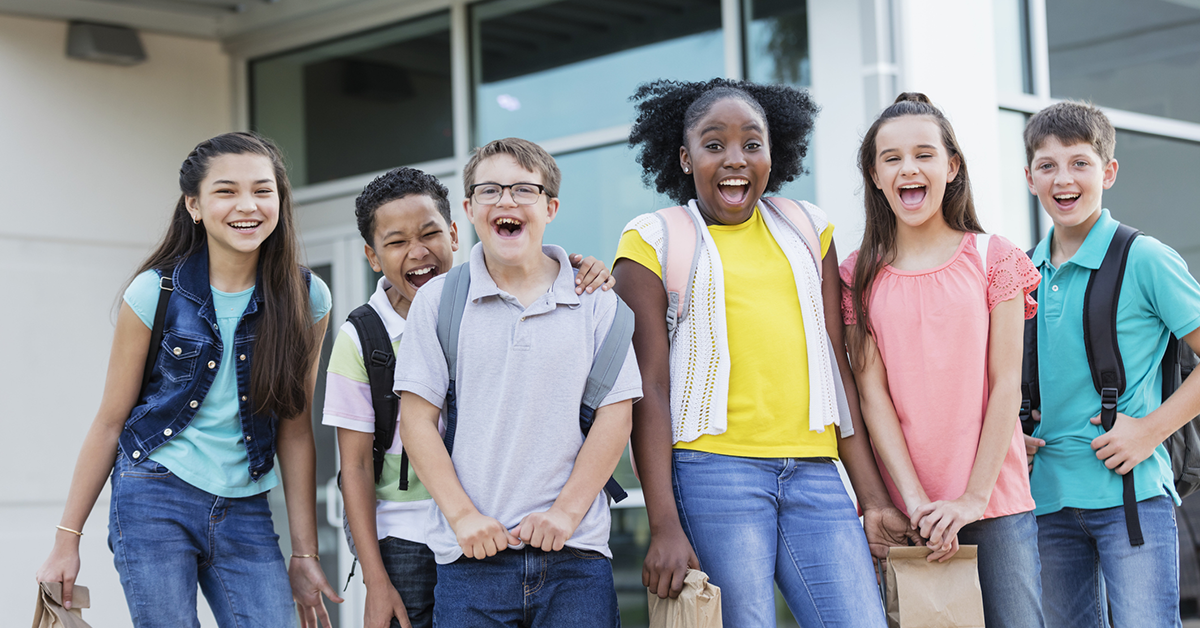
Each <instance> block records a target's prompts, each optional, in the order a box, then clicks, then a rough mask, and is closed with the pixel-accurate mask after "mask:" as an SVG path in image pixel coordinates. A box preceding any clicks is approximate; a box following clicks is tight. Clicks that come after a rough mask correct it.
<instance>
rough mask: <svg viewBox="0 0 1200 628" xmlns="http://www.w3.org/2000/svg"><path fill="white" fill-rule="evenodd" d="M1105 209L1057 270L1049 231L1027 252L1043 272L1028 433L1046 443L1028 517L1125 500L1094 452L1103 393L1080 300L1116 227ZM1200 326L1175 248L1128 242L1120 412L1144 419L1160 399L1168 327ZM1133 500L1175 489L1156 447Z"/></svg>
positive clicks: (1121, 300) (1183, 330) (1198, 292)
mask: <svg viewBox="0 0 1200 628" xmlns="http://www.w3.org/2000/svg"><path fill="white" fill-rule="evenodd" d="M1117 225H1118V223H1117V221H1116V220H1114V219H1113V218H1112V217H1111V216H1110V215H1109V212H1108V210H1107V209H1106V210H1103V213H1102V215H1101V217H1100V219H1099V220H1097V221H1096V224H1095V225H1093V226H1092V230H1091V232H1089V233H1088V236H1087V238H1086V239H1085V240H1084V242H1083V245H1082V246H1081V247H1080V248H1079V251H1077V252H1076V253H1075V255H1074V257H1072V258H1071V259H1070V260H1067V261H1066V262H1065V263H1063V265H1062V266H1060V267H1059V268H1055V267H1054V266H1053V265H1052V264H1051V262H1050V241H1051V238H1053V237H1054V232H1053V230H1052V231H1051V232H1050V235H1049V236H1048V237H1047V238H1046V239H1045V240H1042V241H1041V242H1040V243H1039V244H1038V246H1037V249H1035V250H1034V253H1033V263H1034V265H1035V266H1037V267H1038V269H1039V270H1040V271H1041V273H1042V284H1041V286H1040V287H1039V288H1038V295H1037V300H1038V313H1037V325H1038V367H1039V369H1038V381H1039V383H1040V386H1041V397H1042V421H1041V424H1040V425H1039V426H1038V428H1037V430H1036V431H1035V432H1034V436H1036V437H1038V438H1041V439H1043V440H1045V441H1046V446H1045V447H1042V448H1041V449H1039V450H1038V453H1037V455H1036V456H1035V457H1034V462H1033V472H1032V475H1031V476H1030V485H1031V488H1032V490H1033V499H1034V501H1035V502H1036V503H1037V508H1036V510H1034V514H1037V515H1046V514H1050V513H1053V512H1057V511H1059V510H1061V509H1063V508H1085V509H1100V508H1113V507H1116V506H1120V505H1121V503H1122V480H1121V476H1119V475H1117V474H1116V473H1114V472H1113V471H1110V470H1109V469H1108V468H1107V467H1105V466H1104V462H1103V461H1101V460H1100V459H1098V458H1097V457H1096V452H1095V451H1093V450H1092V440H1093V439H1095V438H1096V437H1097V436H1100V435H1101V434H1103V433H1104V428H1103V427H1101V426H1099V425H1092V423H1091V421H1090V420H1091V418H1092V417H1094V416H1097V415H1099V414H1100V394H1099V393H1098V392H1096V389H1095V388H1094V387H1093V385H1092V375H1091V370H1090V369H1089V368H1088V361H1087V349H1086V348H1085V347H1084V342H1083V297H1084V293H1085V292H1086V291H1087V283H1088V279H1089V278H1090V277H1091V273H1092V271H1093V270H1095V269H1097V268H1100V263H1101V262H1102V261H1103V260H1104V254H1105V252H1106V251H1107V250H1108V245H1109V243H1110V242H1111V241H1112V237H1113V234H1114V233H1116V230H1117ZM1197 327H1200V285H1198V284H1197V283H1196V280H1195V279H1194V278H1193V277H1192V276H1191V275H1190V274H1189V273H1188V269H1187V264H1186V263H1185V262H1184V261H1183V258H1181V257H1180V256H1179V254H1178V253H1176V252H1175V251H1174V250H1173V249H1171V248H1170V247H1168V246H1167V245H1165V244H1163V243H1162V242H1159V241H1158V240H1156V239H1154V238H1152V237H1149V236H1145V235H1143V236H1140V237H1138V238H1137V239H1135V240H1134V241H1133V245H1132V247H1131V248H1130V250H1129V259H1128V261H1127V262H1126V266H1125V278H1124V281H1123V282H1122V284H1121V293H1120V296H1119V297H1118V306H1117V339H1118V344H1119V346H1120V351H1121V359H1122V361H1123V362H1124V365H1125V378H1126V382H1127V383H1126V387H1125V393H1124V394H1123V395H1121V397H1120V399H1118V401H1117V411H1118V412H1120V413H1123V414H1126V415H1129V416H1131V417H1137V418H1141V417H1144V416H1146V415H1147V414H1149V413H1150V412H1151V411H1153V410H1155V409H1157V408H1158V406H1159V405H1160V404H1161V403H1162V398H1161V397H1162V370H1161V368H1160V365H1161V362H1162V357H1163V354H1164V353H1165V351H1166V347H1167V341H1168V339H1169V337H1170V335H1171V334H1172V333H1174V334H1175V336H1176V337H1179V338H1182V337H1183V336H1185V335H1187V334H1188V333H1190V332H1192V331H1193V330H1195V329H1196V328H1197ZM1133 473H1134V484H1135V486H1136V487H1137V499H1138V501H1142V500H1145V499H1149V498H1151V497H1157V496H1159V495H1169V496H1170V497H1171V498H1172V499H1174V500H1175V503H1177V504H1178V503H1179V496H1178V495H1176V494H1175V488H1174V476H1173V474H1172V471H1171V461H1170V459H1169V458H1168V456H1167V452H1166V449H1165V448H1163V446H1162V445H1159V446H1158V447H1157V448H1156V449H1155V450H1154V455H1152V456H1151V457H1149V458H1147V459H1146V460H1144V461H1142V462H1141V463H1140V464H1138V465H1137V466H1136V467H1134V469H1133Z"/></svg>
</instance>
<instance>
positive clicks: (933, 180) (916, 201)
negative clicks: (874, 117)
mask: <svg viewBox="0 0 1200 628" xmlns="http://www.w3.org/2000/svg"><path fill="white" fill-rule="evenodd" d="M958 166H959V159H958V157H957V156H955V157H951V156H950V152H949V151H948V150H947V149H946V147H945V145H944V144H943V143H942V132H941V128H940V127H939V126H938V124H937V123H936V122H934V121H933V119H931V118H928V117H926V116H903V117H899V118H895V119H893V120H891V121H889V122H887V123H885V124H884V125H883V126H881V127H879V132H878V134H876V136H875V164H874V166H873V167H872V169H871V180H872V181H874V183H875V187H877V188H879V190H880V191H882V192H883V194H884V196H885V197H887V200H888V205H890V206H891V208H892V213H893V214H895V216H896V220H897V226H900V225H908V226H910V227H914V228H915V227H920V226H922V225H925V224H926V223H927V222H928V221H929V220H930V219H934V220H941V221H943V222H944V221H945V218H944V217H943V215H942V199H943V198H944V197H945V195H946V184H947V183H949V182H950V181H953V180H954V178H955V177H956V176H957V175H958Z"/></svg>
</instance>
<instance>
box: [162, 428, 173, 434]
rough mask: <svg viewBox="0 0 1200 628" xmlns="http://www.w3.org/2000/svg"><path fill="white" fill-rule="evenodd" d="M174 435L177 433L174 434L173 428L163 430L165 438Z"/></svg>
mask: <svg viewBox="0 0 1200 628" xmlns="http://www.w3.org/2000/svg"><path fill="white" fill-rule="evenodd" d="M174 433H175V432H172V431H171V428H169V427H168V428H167V429H165V430H163V436H170V435H171V434H174Z"/></svg>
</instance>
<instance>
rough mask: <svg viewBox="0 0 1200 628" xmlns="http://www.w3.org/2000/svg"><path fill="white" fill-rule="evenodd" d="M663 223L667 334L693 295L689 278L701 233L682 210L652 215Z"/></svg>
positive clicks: (679, 320) (676, 208)
mask: <svg viewBox="0 0 1200 628" xmlns="http://www.w3.org/2000/svg"><path fill="white" fill-rule="evenodd" d="M655 215H656V216H658V218H659V220H661V221H662V223H663V243H664V244H663V248H664V249H665V251H664V254H663V258H664V263H663V269H662V271H663V273H662V278H663V287H664V288H666V290H667V332H668V333H669V332H671V331H674V329H675V326H676V325H678V324H679V323H680V322H681V321H682V320H683V319H684V317H685V316H687V308H688V300H689V298H690V297H691V293H692V276H693V275H695V274H696V260H697V259H698V257H699V252H700V238H701V237H702V236H701V235H700V230H699V229H698V228H697V226H696V223H695V221H694V220H693V219H692V215H691V213H689V212H688V210H687V208H685V207H680V206H676V207H667V208H666V209H660V210H658V211H657V212H655Z"/></svg>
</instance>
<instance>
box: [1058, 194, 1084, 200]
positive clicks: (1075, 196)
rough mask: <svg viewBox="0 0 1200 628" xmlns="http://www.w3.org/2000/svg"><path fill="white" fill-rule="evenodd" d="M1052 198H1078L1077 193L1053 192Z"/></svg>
mask: <svg viewBox="0 0 1200 628" xmlns="http://www.w3.org/2000/svg"><path fill="white" fill-rule="evenodd" d="M1054 198H1056V199H1058V200H1060V201H1069V200H1071V199H1075V198H1079V195H1078V194H1055V195H1054Z"/></svg>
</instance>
